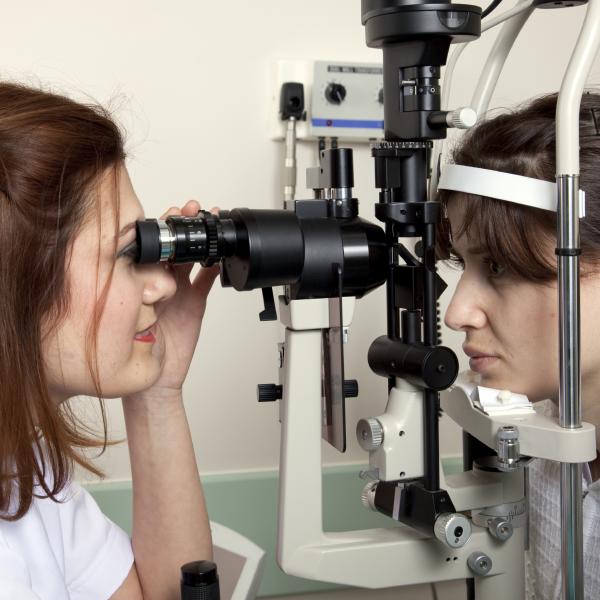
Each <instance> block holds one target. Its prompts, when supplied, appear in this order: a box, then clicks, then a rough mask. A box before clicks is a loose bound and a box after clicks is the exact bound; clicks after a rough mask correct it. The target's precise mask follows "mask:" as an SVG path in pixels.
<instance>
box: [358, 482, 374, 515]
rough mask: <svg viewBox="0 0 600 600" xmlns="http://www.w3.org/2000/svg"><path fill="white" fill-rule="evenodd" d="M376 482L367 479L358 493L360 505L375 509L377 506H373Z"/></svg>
mask: <svg viewBox="0 0 600 600" xmlns="http://www.w3.org/2000/svg"><path fill="white" fill-rule="evenodd" d="M378 483H379V482H378V481H369V483H367V485H365V487H364V488H363V491H362V494H361V495H360V500H361V502H362V505H363V506H364V507H365V508H367V509H369V510H375V511H376V510H377V508H375V490H376V489H377V484H378Z"/></svg>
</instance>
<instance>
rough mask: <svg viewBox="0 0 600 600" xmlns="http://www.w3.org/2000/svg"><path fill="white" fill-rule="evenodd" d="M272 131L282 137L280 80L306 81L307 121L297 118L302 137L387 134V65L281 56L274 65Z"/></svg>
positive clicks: (349, 137)
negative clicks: (384, 130)
mask: <svg viewBox="0 0 600 600" xmlns="http://www.w3.org/2000/svg"><path fill="white" fill-rule="evenodd" d="M271 79H272V81H271V86H272V100H273V102H272V122H273V127H272V131H271V137H272V138H273V139H282V138H283V136H284V131H285V124H284V123H282V122H281V121H280V117H279V94H280V91H281V86H282V85H283V84H284V83H286V82H288V81H295V82H298V83H302V84H303V85H304V99H305V106H306V121H305V122H299V123H298V128H297V137H298V139H305V140H317V139H318V138H320V137H327V138H331V137H335V138H338V139H339V140H340V141H364V142H368V141H373V140H377V139H382V138H383V68H382V65H381V64H377V63H359V62H343V61H293V60H289V61H278V62H277V63H276V64H275V65H274V68H273V72H272V77H271Z"/></svg>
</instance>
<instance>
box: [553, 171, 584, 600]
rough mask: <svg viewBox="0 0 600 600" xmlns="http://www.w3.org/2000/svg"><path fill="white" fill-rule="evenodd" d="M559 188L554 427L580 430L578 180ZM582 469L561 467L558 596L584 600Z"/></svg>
mask: <svg viewBox="0 0 600 600" xmlns="http://www.w3.org/2000/svg"><path fill="white" fill-rule="evenodd" d="M557 187H558V232H557V237H558V249H559V250H558V303H559V337H560V339H559V345H560V388H559V405H560V416H559V423H560V426H561V427H564V428H566V429H573V428H577V427H581V368H580V353H581V344H580V314H579V254H578V253H579V248H580V240H579V176H578V175H560V176H559V177H557ZM581 477H582V467H581V464H573V463H561V469H560V486H561V490H560V492H561V525H562V529H561V530H562V574H563V578H562V579H563V581H562V583H563V597H564V598H565V599H569V600H583V535H582V525H583V511H582V496H581Z"/></svg>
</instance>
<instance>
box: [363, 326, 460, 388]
mask: <svg viewBox="0 0 600 600" xmlns="http://www.w3.org/2000/svg"><path fill="white" fill-rule="evenodd" d="M368 360H369V366H370V367H371V369H372V370H373V371H374V372H375V373H377V374H378V375H381V376H382V377H401V378H402V379H406V380H407V381H409V382H410V383H412V384H414V385H417V386H422V387H426V388H429V389H432V390H435V391H438V392H439V391H442V390H445V389H447V388H449V387H450V386H451V385H452V384H453V383H454V381H455V380H456V377H457V375H458V359H457V358H456V354H454V352H452V350H450V348H446V347H445V346H435V347H429V346H424V345H423V344H420V343H413V344H405V343H404V342H402V341H400V340H396V339H390V338H389V337H387V336H385V335H382V336H381V337H378V338H377V339H376V340H375V341H374V342H373V343H372V344H371V347H370V348H369V355H368Z"/></svg>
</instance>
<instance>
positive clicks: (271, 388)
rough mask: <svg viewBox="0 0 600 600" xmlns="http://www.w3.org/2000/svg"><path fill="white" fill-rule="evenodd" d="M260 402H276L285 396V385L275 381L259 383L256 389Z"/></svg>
mask: <svg viewBox="0 0 600 600" xmlns="http://www.w3.org/2000/svg"><path fill="white" fill-rule="evenodd" d="M256 395H257V398H258V401H259V402H275V400H281V398H283V386H282V385H275V384H274V383H259V384H258V386H257V389H256Z"/></svg>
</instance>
